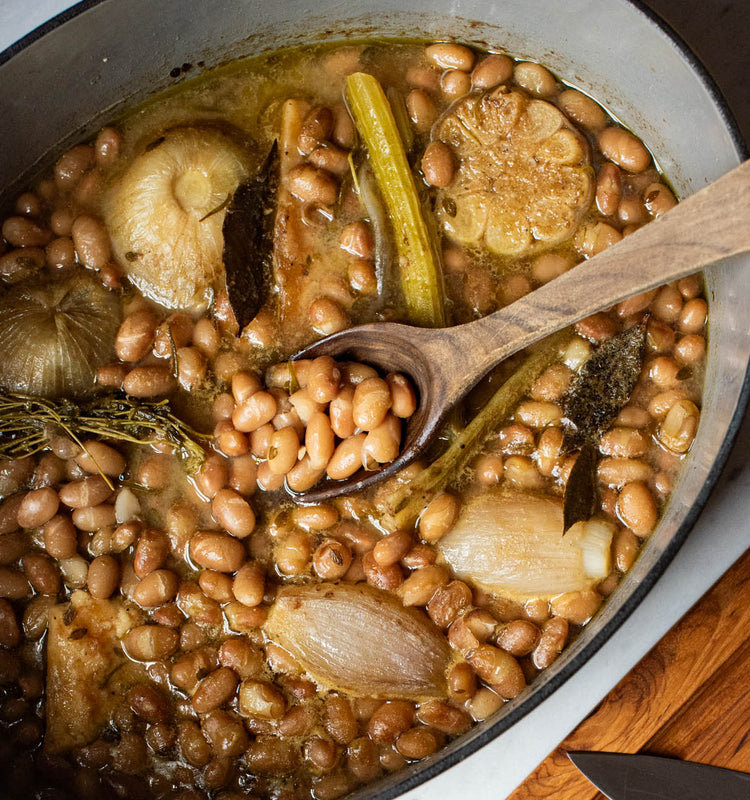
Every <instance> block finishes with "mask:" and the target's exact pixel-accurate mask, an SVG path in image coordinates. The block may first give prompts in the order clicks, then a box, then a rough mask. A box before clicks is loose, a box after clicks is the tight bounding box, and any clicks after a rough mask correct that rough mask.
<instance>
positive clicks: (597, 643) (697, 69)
mask: <svg viewBox="0 0 750 800" xmlns="http://www.w3.org/2000/svg"><path fill="white" fill-rule="evenodd" d="M620 1H621V2H622V1H623V0H620ZM103 2H108V0H82V1H81V2H79V3H77V4H75V5H74V6H71V7H70V8H68V9H65V10H64V11H62V12H60V13H59V14H57V15H56V16H54V17H53V18H52V19H50V20H48V21H47V22H44V23H43V24H41V25H39V26H38V27H37V28H35V29H34V30H33V31H31V32H30V33H28V34H27V35H26V36H24V37H23V38H21V39H19V40H18V41H17V42H15V43H14V44H12V45H10V47H8V48H6V49H5V50H4V51H3V52H2V53H0V66H2V65H3V64H4V63H5V62H7V61H9V60H10V59H11V58H13V57H14V56H16V55H18V53H20V52H21V51H23V50H25V49H26V48H27V47H29V46H30V45H32V44H33V43H34V42H36V41H37V40H39V39H41V38H42V37H43V36H46V35H47V34H48V33H50V32H52V31H54V30H55V29H56V28H58V27H59V26H61V25H63V24H65V23H66V22H68V21H70V20H72V19H74V18H75V17H77V16H78V15H79V14H82V13H84V12H85V11H88V10H89V9H91V8H94V7H96V6H98V5H100V4H101V3H103ZM624 2H625V3H627V4H629V5H631V6H633V7H634V8H635V9H636V10H637V11H639V12H640V13H641V14H643V15H644V16H645V17H646V18H647V19H648V20H649V21H650V22H651V24H653V25H655V26H656V27H657V28H659V29H660V30H661V31H662V33H664V34H665V35H666V36H667V38H669V39H671V40H672V43H673V44H674V45H675V46H676V47H677V49H678V50H679V52H680V53H681V55H682V56H683V58H684V59H685V61H686V62H687V63H688V64H689V66H690V68H691V69H692V71H693V72H694V73H695V74H696V76H697V77H698V79H699V80H700V81H701V82H702V83H703V85H704V87H705V88H706V90H707V91H708V93H709V95H710V96H711V99H712V100H713V102H714V104H715V106H716V107H717V108H718V110H719V113H720V116H721V118H722V121H723V122H724V124H725V126H726V128H727V130H728V131H729V134H730V136H731V139H732V142H733V144H734V148H735V150H736V152H737V155H738V156H739V158H740V159H742V160H743V161H744V160H746V159H747V158H748V157H749V155H750V154H749V153H748V146H747V144H746V142H745V141H744V139H743V138H742V135H741V133H740V130H739V127H738V125H737V121H736V119H735V117H734V114H733V113H732V110H731V109H730V107H729V105H728V103H727V101H726V98H725V97H724V95H723V94H722V92H721V90H720V89H719V87H718V85H717V84H716V82H715V81H714V79H713V77H712V76H711V74H710V73H709V72H708V70H707V69H706V67H705V66H704V64H703V63H702V61H701V60H700V59H699V58H698V56H697V55H696V54H695V53H694V52H693V51H692V49H691V48H690V46H689V45H688V44H687V43H686V42H685V40H684V39H683V38H682V37H681V36H680V35H679V34H678V33H677V32H676V31H675V30H674V29H673V28H672V27H671V26H670V25H669V24H668V23H667V22H666V21H665V20H663V19H662V18H661V17H660V16H659V15H658V14H657V13H656V12H655V11H653V10H652V9H650V8H648V7H647V6H646V5H644V3H643V2H641V0H624ZM748 401H750V361H749V362H748V364H747V365H746V367H745V376H744V379H743V383H742V388H741V390H740V393H739V397H738V401H737V405H736V406H735V410H734V413H733V415H732V418H731V420H730V423H729V426H728V428H727V433H726V435H725V437H724V441H723V442H722V445H721V447H720V448H719V452H718V453H717V456H716V458H715V459H714V461H713V464H712V465H711V468H710V469H709V472H708V475H707V476H706V479H705V481H704V483H703V486H702V488H701V490H700V492H699V493H698V495H697V497H696V499H695V502H694V503H693V504H692V505H691V506H690V509H689V510H688V512H687V514H686V515H685V518H684V519H683V520H682V522H681V523H680V525H679V527H678V528H677V530H676V531H675V534H674V536H672V538H671V539H670V541H669V543H668V544H667V546H666V547H665V548H664V551H663V552H662V554H661V555H660V556H659V558H658V559H657V560H656V561H655V562H654V564H653V566H652V567H651V568H650V569H649V571H648V572H647V573H646V575H645V576H644V578H643V580H642V581H641V582H640V583H639V584H638V585H637V586H636V587H635V588H634V589H633V590H632V592H631V593H630V595H629V596H628V598H627V599H626V600H625V601H624V602H623V604H622V606H621V608H620V609H619V611H618V612H617V613H616V614H615V616H614V617H613V618H612V619H611V620H610V621H609V622H608V623H606V624H605V625H604V627H603V628H602V629H601V630H600V631H599V632H598V633H597V634H596V635H595V636H594V637H593V638H592V639H591V641H590V642H589V643H588V644H587V645H586V646H585V647H583V648H582V649H581V651H580V652H579V653H578V654H577V655H576V656H575V657H573V658H571V660H570V661H569V662H568V663H567V664H566V665H565V666H564V667H563V668H562V669H561V670H560V671H559V672H557V673H556V674H555V675H553V676H552V677H551V678H550V679H549V680H547V681H546V682H545V683H544V685H543V686H541V687H540V688H539V689H537V690H536V691H533V692H532V693H531V695H530V696H529V697H528V698H527V699H526V700H524V701H522V702H520V703H519V704H518V705H517V706H516V707H515V708H513V709H511V710H510V711H509V712H508V713H507V714H504V715H503V716H502V717H501V718H500V719H499V720H498V721H497V722H496V723H494V724H493V725H491V726H490V727H488V728H487V730H485V731H483V732H482V733H481V734H478V735H477V736H476V737H474V738H472V739H470V740H468V741H466V742H465V743H464V744H461V745H459V746H458V747H456V749H455V750H449V751H447V752H445V753H443V754H441V753H440V751H438V753H437V754H436V758H434V760H430V761H429V762H428V763H426V764H425V765H424V767H423V768H419V765H418V764H416V765H414V766H415V767H416V769H414V770H410V771H408V772H406V773H405V774H404V776H403V777H402V778H400V779H398V778H396V779H395V780H394V781H393V782H389V783H388V785H386V786H384V787H382V788H381V789H378V788H377V783H376V784H375V785H374V791H372V789H371V787H367V786H365V787H363V788H362V789H359V790H357V791H355V792H354V793H352V794H350V795H347V796H348V797H350V798H351V799H352V800H356V798H360V797H362V798H364V797H365V796H367V797H376V798H378V800H391V798H394V797H397V796H398V795H401V794H403V793H405V792H407V791H409V790H411V789H413V788H415V787H417V786H419V785H421V784H423V783H426V782H427V781H428V780H430V779H431V778H434V777H436V776H437V775H439V774H441V773H442V772H445V771H446V770H447V769H449V768H450V767H452V766H454V765H455V764H457V763H459V762H460V761H462V760H463V759H464V758H466V757H468V756H470V755H472V754H473V753H475V752H476V751H477V750H479V749H480V748H482V747H484V746H485V745H486V744H488V743H489V742H491V741H492V740H493V739H495V738H497V737H498V736H499V735H500V734H502V733H504V732H505V731H507V730H508V729H509V728H511V727H512V726H513V725H514V724H515V723H516V722H518V721H519V720H520V719H522V718H523V717H525V716H526V715H527V714H528V713H529V712H531V711H532V710H533V709H535V708H536V707H537V706H538V705H539V704H540V703H542V701H544V700H546V699H547V698H548V697H549V696H550V695H551V694H552V693H553V692H555V691H556V690H557V689H558V688H560V686H562V685H563V684H564V683H565V682H566V681H567V680H568V678H570V677H572V675H573V674H574V673H576V672H577V671H578V670H579V669H580V668H581V667H582V666H583V665H584V664H585V663H586V662H587V661H588V660H589V659H590V658H591V657H592V656H593V655H594V654H595V653H596V652H597V651H598V650H599V649H600V648H601V647H602V646H603V645H604V644H605V643H606V642H607V640H608V639H610V637H611V636H612V635H613V634H614V633H615V632H616V631H617V630H618V629H619V628H620V627H621V626H622V624H623V623H624V622H625V620H626V619H627V618H628V617H629V616H630V615H631V614H632V613H633V611H634V610H635V609H636V608H637V606H638V605H639V604H640V603H641V601H642V600H643V598H644V597H645V596H646V595H647V594H648V592H649V591H650V590H651V589H652V588H653V586H654V584H655V583H656V581H657V580H658V579H659V578H660V577H661V575H662V574H663V573H664V571H665V570H666V568H667V566H668V565H669V563H670V562H671V561H672V559H673V558H674V557H675V555H676V554H677V552H678V551H679V549H680V547H681V546H682V545H683V543H684V542H685V540H686V539H687V536H688V534H689V533H690V531H691V530H692V528H693V526H694V525H695V523H696V521H697V520H698V517H699V516H700V514H701V512H702V511H703V509H704V507H705V505H706V502H707V501H708V498H709V496H710V494H711V492H712V491H713V489H714V488H715V486H716V483H717V481H718V479H719V476H720V475H721V473H722V471H723V469H724V467H725V466H726V462H727V459H728V458H729V454H730V453H731V450H732V447H733V445H734V443H735V440H736V438H737V435H738V433H739V430H740V427H741V425H742V421H743V418H744V415H745V409H746V407H747V405H748Z"/></svg>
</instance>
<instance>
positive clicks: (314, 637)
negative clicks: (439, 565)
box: [265, 583, 450, 700]
mask: <svg viewBox="0 0 750 800" xmlns="http://www.w3.org/2000/svg"><path fill="white" fill-rule="evenodd" d="M265 630H266V633H267V634H268V636H269V637H270V638H271V639H273V640H274V641H275V642H277V643H278V644H280V645H281V646H282V647H284V648H286V649H287V650H288V651H289V652H290V653H291V654H292V655H293V656H294V657H295V658H296V659H297V661H299V663H300V664H301V665H302V666H303V667H304V668H305V670H306V671H307V672H308V673H309V674H310V675H311V676H312V677H313V678H314V679H315V680H316V681H317V682H318V683H321V684H322V685H323V686H326V687H328V688H329V689H338V690H341V691H346V692H350V693H351V694H353V695H356V696H359V697H384V698H401V699H407V700H421V699H427V698H431V697H445V695H446V685H445V670H446V667H447V666H448V662H449V659H450V649H449V647H448V645H447V644H446V642H445V639H444V638H443V636H442V635H441V634H440V632H439V631H438V629H437V628H436V627H435V626H434V625H433V623H432V622H431V621H430V620H429V619H428V618H427V617H426V616H425V615H424V614H423V613H422V612H420V611H417V610H416V609H411V608H404V607H403V606H402V605H401V603H399V601H398V600H397V599H396V598H395V597H394V596H393V595H391V594H388V593H387V592H383V591H380V590H379V589H375V588H373V587H371V586H366V585H356V586H351V585H347V584H333V583H323V584H318V585H316V586H312V585H307V586H286V587H284V588H282V589H281V590H280V591H279V593H278V594H277V596H276V601H275V602H274V605H273V607H272V608H271V612H270V613H269V615H268V621H267V622H266V625H265Z"/></svg>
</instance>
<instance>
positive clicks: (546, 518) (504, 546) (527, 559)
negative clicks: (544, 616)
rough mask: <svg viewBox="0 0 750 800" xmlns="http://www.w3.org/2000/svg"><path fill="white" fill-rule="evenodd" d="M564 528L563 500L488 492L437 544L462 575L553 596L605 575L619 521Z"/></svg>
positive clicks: (500, 589) (501, 588)
mask: <svg viewBox="0 0 750 800" xmlns="http://www.w3.org/2000/svg"><path fill="white" fill-rule="evenodd" d="M562 534H563V511H562V504H561V503H560V501H559V500H555V499H551V498H542V497H535V496H533V495H526V494H503V493H501V492H487V493H486V494H482V495H480V496H478V497H475V498H473V499H472V500H470V501H469V502H468V503H466V504H465V505H464V506H463V508H462V510H461V515H460V516H459V518H458V521H457V522H456V524H455V526H454V527H453V529H452V530H451V531H450V533H448V534H447V535H446V536H444V537H443V538H442V539H441V540H440V542H439V544H438V548H439V550H440V552H441V554H442V556H443V558H444V559H445V560H446V561H447V562H448V564H449V565H450V566H451V567H452V568H453V570H454V572H455V573H456V574H457V575H458V576H459V577H460V578H463V579H464V580H469V581H472V582H473V583H475V584H478V585H479V586H481V587H483V588H485V589H487V590H489V591H492V592H497V593H499V594H509V595H513V596H521V597H528V596H534V597H540V596H541V597H551V596H553V595H556V594H561V593H563V592H572V591H577V590H584V589H590V588H591V587H592V586H594V585H595V584H596V583H598V582H599V581H600V580H602V579H603V578H606V576H607V575H608V574H609V571H610V562H611V558H610V544H611V542H612V536H613V534H614V526H613V525H612V524H611V523H609V522H606V521H605V520H601V519H597V518H594V519H590V520H588V521H586V522H579V523H577V524H576V525H573V527H572V528H571V529H570V530H569V531H568V532H567V533H566V534H565V536H564V537H563V535H562Z"/></svg>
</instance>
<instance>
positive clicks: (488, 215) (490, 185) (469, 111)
mask: <svg viewBox="0 0 750 800" xmlns="http://www.w3.org/2000/svg"><path fill="white" fill-rule="evenodd" d="M433 138H434V139H438V140H440V141H443V142H445V143H446V144H447V145H448V146H449V147H451V149H452V150H453V152H454V153H455V154H456V156H457V158H458V161H459V167H458V170H457V171H456V175H455V177H454V179H453V181H452V183H451V184H450V186H449V187H447V188H446V189H445V190H443V192H442V193H441V195H440V197H439V199H438V209H439V212H438V215H439V218H440V221H441V222H442V224H443V227H444V228H445V230H446V232H447V233H448V234H449V235H450V236H452V237H453V238H454V239H457V240H458V241H459V242H462V243H463V244H467V245H469V246H484V247H486V248H487V249H488V250H490V251H491V252H493V253H497V254H499V255H509V256H523V255H528V254H529V253H533V252H536V251H538V250H541V249H544V248H546V247H550V246H552V245H554V244H558V243H559V242H562V241H564V240H565V239H568V238H570V237H571V236H572V235H573V234H574V233H575V230H576V227H577V226H578V223H579V222H580V221H581V218H582V216H583V214H584V213H585V212H586V210H587V209H588V207H589V205H590V204H591V200H592V196H593V188H594V181H593V170H592V169H591V166H590V161H589V152H588V146H587V144H586V140H585V139H584V138H583V136H581V134H580V133H578V131H576V130H575V128H574V127H573V126H572V125H571V124H570V122H569V121H568V119H567V118H566V117H565V115H564V114H563V113H562V112H561V111H560V110H559V109H557V108H556V107H555V106H553V105H552V104H551V103H548V102H546V101H545V100H536V99H532V98H529V97H528V96H527V95H526V94H524V93H523V92H521V91H518V90H509V89H508V88H507V87H505V86H499V87H497V88H496V89H493V90H491V91H489V92H486V93H484V94H481V93H477V92H474V93H472V94H469V95H467V96H466V97H465V98H463V99H461V100H459V101H458V102H456V103H455V104H454V105H452V106H451V107H450V108H449V109H448V111H447V112H446V114H445V115H444V116H443V117H442V119H440V120H438V122H437V123H436V125H435V128H434V129H433Z"/></svg>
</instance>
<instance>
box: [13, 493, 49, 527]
mask: <svg viewBox="0 0 750 800" xmlns="http://www.w3.org/2000/svg"><path fill="white" fill-rule="evenodd" d="M59 505H60V498H59V497H58V495H57V492H56V491H55V490H54V489H52V488H51V487H49V486H47V487H45V488H43V489H33V490H32V491H30V492H28V493H27V494H26V495H25V496H24V498H23V500H21V503H20V504H19V506H18V511H17V513H16V519H17V520H18V524H19V525H20V526H21V527H22V528H37V527H40V526H42V525H44V524H45V523H46V522H49V521H50V520H51V519H52V517H54V516H55V514H57V509H58V507H59Z"/></svg>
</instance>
